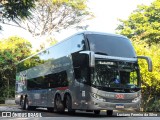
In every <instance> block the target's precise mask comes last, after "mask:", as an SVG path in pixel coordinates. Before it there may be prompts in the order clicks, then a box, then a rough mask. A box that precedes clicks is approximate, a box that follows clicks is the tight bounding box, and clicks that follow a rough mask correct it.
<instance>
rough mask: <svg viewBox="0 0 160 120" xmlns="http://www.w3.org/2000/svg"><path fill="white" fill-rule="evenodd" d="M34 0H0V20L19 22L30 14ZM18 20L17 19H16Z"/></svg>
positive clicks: (3, 21)
mask: <svg viewBox="0 0 160 120" xmlns="http://www.w3.org/2000/svg"><path fill="white" fill-rule="evenodd" d="M35 1H36V0H0V16H1V18H0V22H2V23H7V22H8V21H13V22H15V23H17V24H18V23H19V22H18V21H20V20H21V19H26V18H28V17H29V16H30V15H31V9H32V8H34V6H35ZM17 20H18V21H17Z"/></svg>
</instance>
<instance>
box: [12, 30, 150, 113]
mask: <svg viewBox="0 0 160 120" xmlns="http://www.w3.org/2000/svg"><path fill="white" fill-rule="evenodd" d="M139 58H140V59H141V58H142V59H145V60H147V63H148V70H149V71H152V62H151V59H150V58H149V57H146V56H137V55H136V53H135V51H134V48H133V46H132V44H131V42H130V40H129V39H127V38H126V37H124V36H121V35H115V34H108V33H100V32H92V31H85V32H81V33H77V34H75V35H73V36H71V37H69V38H67V39H65V40H63V41H61V42H60V43H58V44H56V45H54V46H51V47H50V48H48V49H45V50H43V51H41V52H39V53H37V54H35V55H33V56H30V57H28V58H26V59H24V60H22V61H20V62H19V63H18V64H17V73H16V95H15V100H16V103H17V104H20V105H21V107H22V108H23V109H28V110H29V109H36V108H38V107H44V108H47V109H48V110H49V111H53V110H54V111H57V112H64V111H65V110H66V111H67V110H68V112H70V113H72V112H75V111H76V110H82V111H93V112H94V113H95V114H100V111H101V110H106V113H107V115H112V114H113V110H117V109H118V110H119V109H120V110H127V109H135V110H138V109H139V108H140V103H141V79H140V69H139V65H138V59H139Z"/></svg>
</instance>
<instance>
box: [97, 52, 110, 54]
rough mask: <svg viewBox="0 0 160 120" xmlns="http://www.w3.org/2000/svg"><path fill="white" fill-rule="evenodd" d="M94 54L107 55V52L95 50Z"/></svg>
mask: <svg viewBox="0 0 160 120" xmlns="http://www.w3.org/2000/svg"><path fill="white" fill-rule="evenodd" d="M95 54H100V55H108V54H107V53H104V52H95Z"/></svg>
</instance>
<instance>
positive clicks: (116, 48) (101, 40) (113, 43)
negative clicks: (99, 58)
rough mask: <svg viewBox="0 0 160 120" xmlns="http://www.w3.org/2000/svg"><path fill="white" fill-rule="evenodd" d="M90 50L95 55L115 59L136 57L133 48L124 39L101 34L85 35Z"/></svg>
mask: <svg viewBox="0 0 160 120" xmlns="http://www.w3.org/2000/svg"><path fill="white" fill-rule="evenodd" d="M86 36H87V39H88V41H89V47H90V50H91V51H93V52H95V53H96V54H101V53H103V55H108V56H116V57H127V58H133V57H136V54H135V51H134V49H133V46H132V45H131V43H130V41H129V40H128V39H127V38H125V37H120V36H111V35H103V34H87V35H86Z"/></svg>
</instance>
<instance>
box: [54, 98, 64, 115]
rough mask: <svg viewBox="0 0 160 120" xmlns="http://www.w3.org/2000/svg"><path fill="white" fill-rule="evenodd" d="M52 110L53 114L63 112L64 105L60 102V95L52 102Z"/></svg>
mask: <svg viewBox="0 0 160 120" xmlns="http://www.w3.org/2000/svg"><path fill="white" fill-rule="evenodd" d="M54 110H55V112H61V113H62V112H64V104H63V102H62V100H61V97H60V95H56V98H55V102H54Z"/></svg>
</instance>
